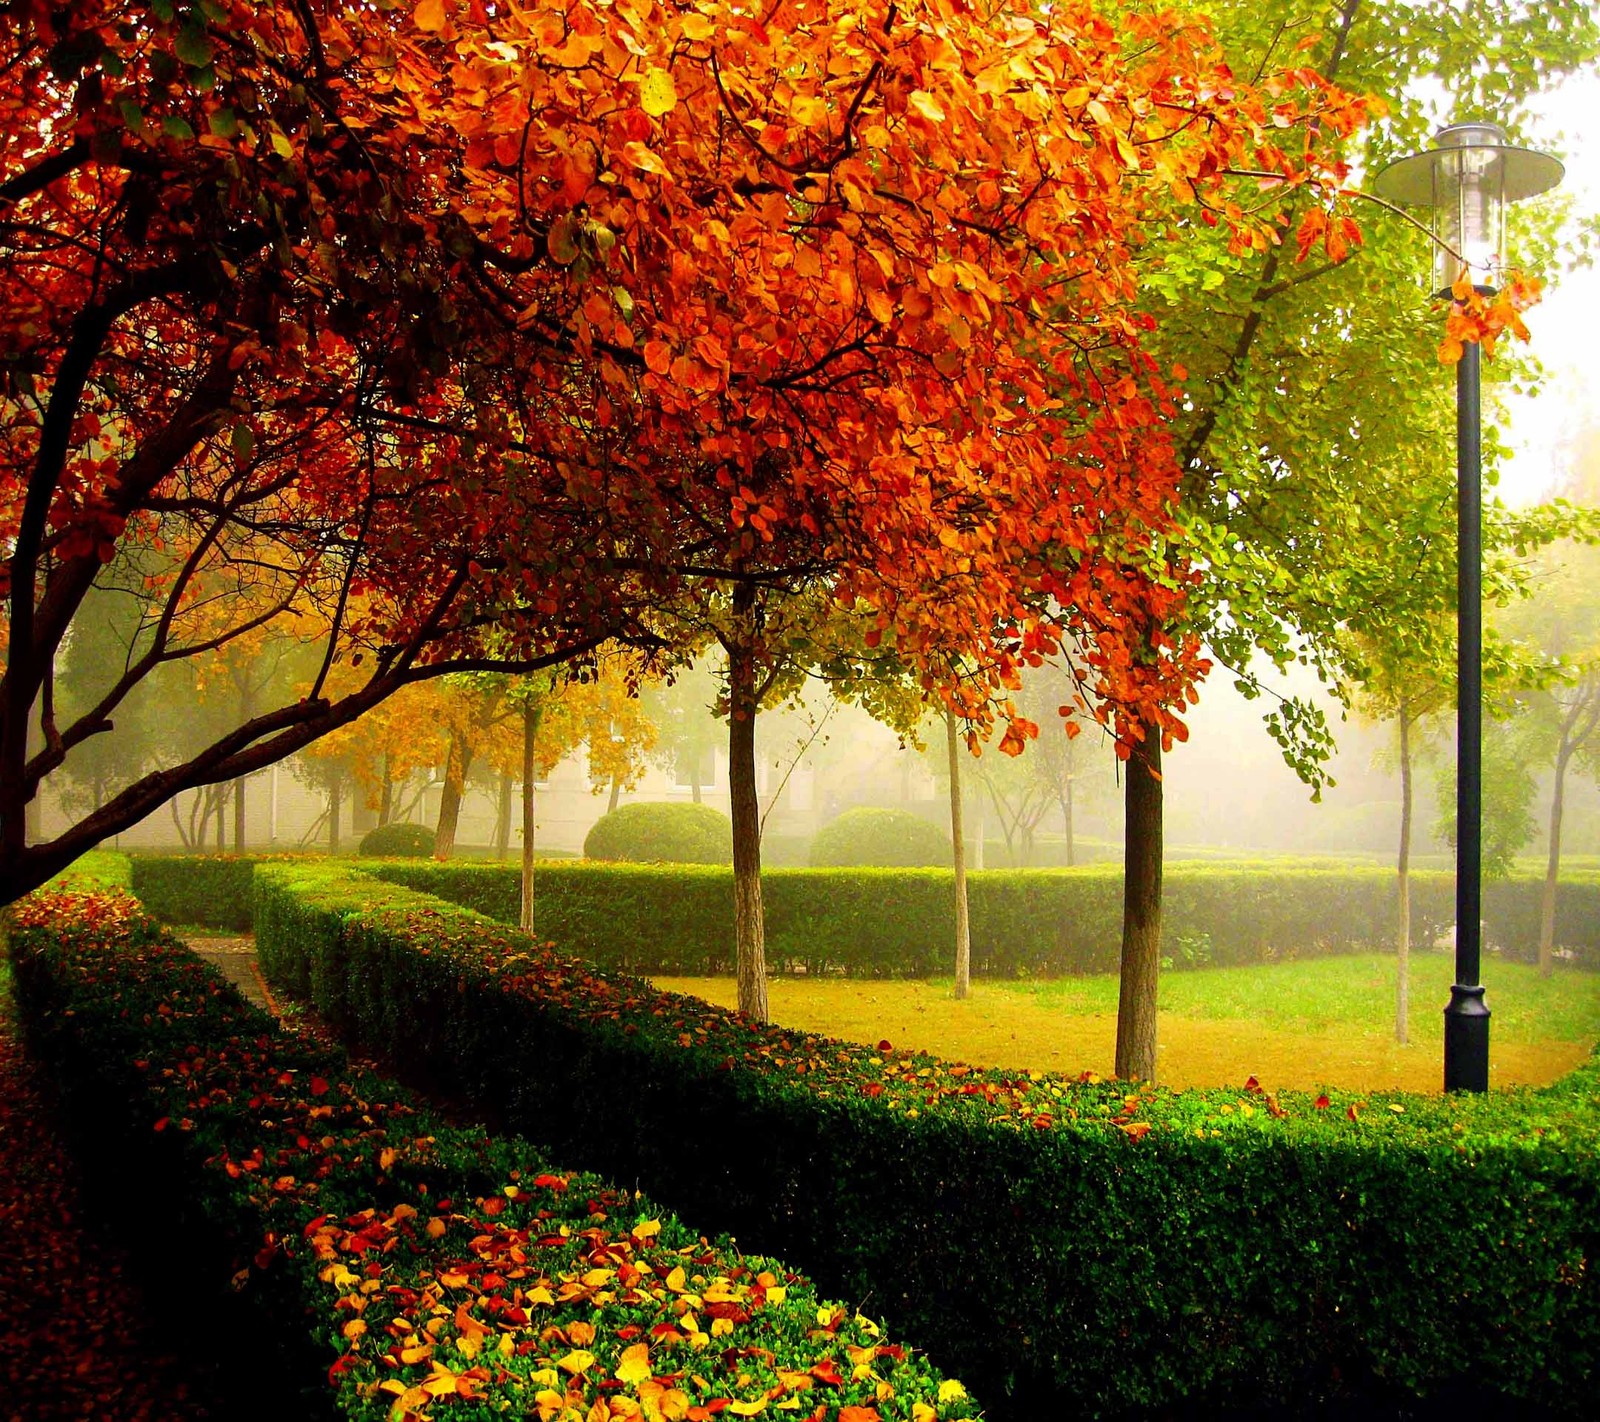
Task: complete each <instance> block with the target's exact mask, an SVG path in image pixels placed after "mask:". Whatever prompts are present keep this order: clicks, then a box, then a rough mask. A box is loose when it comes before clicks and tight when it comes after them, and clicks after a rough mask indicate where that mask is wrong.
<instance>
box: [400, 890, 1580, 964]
mask: <svg viewBox="0 0 1600 1422" xmlns="http://www.w3.org/2000/svg"><path fill="white" fill-rule="evenodd" d="M372 872H373V873H374V874H377V875H379V876H380V877H382V878H383V879H385V880H387V881H388V882H391V883H397V884H405V885H407V886H408V887H411V888H415V889H418V890H421V891H422V892H424V893H431V894H436V895H438V896H439V897H440V898H442V899H446V900H448V901H450V902H451V903H456V904H461V905H463V906H465V907H467V908H472V909H476V910H477V911H478V912H480V913H483V914H485V915H487V916H488V917H490V918H493V919H498V920H499V921H500V922H502V923H516V922H517V920H518V916H519V912H520V903H521V900H520V884H521V880H520V877H519V875H518V872H517V870H516V869H514V868H508V867H505V866H500V865H488V864H432V863H426V864H424V863H416V864H385V865H377V866H374V867H373V870H372ZM968 884H969V889H968V893H969V900H970V904H971V913H972V970H973V972H974V973H977V974H980V975H984V976H990V977H1007V978H1010V977H1018V976H1054V975H1059V974H1063V973H1108V972H1114V971H1116V967H1117V963H1118V959H1119V953H1120V948H1121V937H1122V870H1121V868H1120V866H1117V867H1112V866H1105V865H1089V866H1084V867H1083V868H1079V869H1064V870H986V871H984V872H982V873H975V874H972V875H969V876H968ZM1165 884H1166V894H1165V898H1166V902H1165V906H1164V912H1163V921H1164V938H1165V941H1166V944H1167V950H1166V951H1167V953H1168V955H1169V957H1170V960H1171V966H1172V967H1173V968H1175V969H1182V968H1188V967H1199V966H1204V965H1208V964H1209V965H1212V966H1219V967H1226V966H1231V965H1235V964H1246V963H1259V962H1262V961H1270V960H1272V959H1275V958H1280V957H1296V956H1310V955H1313V954H1327V953H1349V952H1363V951H1367V950H1369V949H1380V950H1381V949H1384V948H1387V947H1389V946H1390V945H1391V944H1392V943H1393V941H1394V915H1395V907H1394V874H1393V872H1392V871H1388V870H1383V869H1377V868H1374V869H1340V870H1332V869H1329V870H1323V869H1281V868H1273V867H1271V866H1270V865H1265V864H1264V865H1261V866H1259V867H1257V866H1246V867H1238V868H1233V867H1228V868H1221V867H1217V866H1213V865H1188V864H1180V865H1176V866H1169V868H1168V869H1167V872H1166V876H1165ZM1540 888H1541V885H1540V884H1539V883H1538V882H1537V881H1534V880H1531V879H1519V880H1510V881H1506V882H1500V883H1491V884H1486V885H1485V886H1484V917H1485V922H1486V933H1487V936H1488V941H1489V942H1490V943H1491V944H1500V945H1504V947H1505V951H1506V952H1507V954H1508V956H1510V957H1513V958H1516V959H1519V960H1523V961H1530V962H1531V961H1532V960H1533V959H1534V958H1535V957H1536V956H1537V951H1538V942H1539V893H1540ZM761 894H762V902H763V905H764V909H765V915H766V953H767V963H768V966H769V968H770V969H771V971H773V972H776V973H784V972H794V971H797V970H803V971H805V972H808V973H843V974H848V975H850V976H856V977H916V978H926V977H937V976H941V975H947V974H948V973H949V972H950V955H951V952H952V951H953V950H952V948H951V945H952V944H953V942H954V940H955V928H954V890H953V888H952V876H951V875H950V873H949V872H948V871H946V870H938V869H774V870H769V871H767V872H765V873H763V874H762V879H761ZM534 903H535V909H534V915H535V916H534V923H535V925H536V927H537V930H538V933H539V935H540V936H541V937H544V938H550V939H554V940H555V941H556V942H557V943H558V944H559V945H560V946H561V947H562V948H564V949H566V950H567V951H569V952H572V953H575V954H578V955H579V956H581V957H584V958H589V959H591V960H593V961H594V962H596V963H598V964H600V965H601V966H603V967H611V968H624V969H627V970H628V971H630V972H639V973H658V974H659V973H682V974H691V975H702V974H703V975H713V974H726V973H730V972H731V971H732V970H733V880H732V873H731V871H730V870H726V869H719V868H702V867H697V866H687V865H679V866H670V867H646V866H642V865H641V866H634V865H592V864H571V865H568V864H550V865H541V866H540V867H539V870H538V872H537V874H536V876H535V880H534ZM1558 905H1559V911H1558V914H1557V929H1558V933H1557V938H1558V941H1559V942H1560V943H1562V944H1564V945H1567V947H1568V948H1569V949H1571V950H1572V951H1573V952H1574V954H1575V956H1576V957H1577V959H1578V961H1579V962H1580V963H1582V964H1583V965H1584V966H1588V967H1600V880H1595V879H1591V878H1587V877H1585V878H1583V879H1580V880H1576V881H1574V882H1571V883H1563V884H1562V886H1561V893H1560V897H1559V900H1558ZM1412 913H1413V927H1412V941H1413V943H1417V944H1424V943H1427V942H1428V941H1429V940H1430V939H1431V938H1434V937H1437V936H1438V935H1439V934H1441V933H1443V932H1447V931H1448V929H1449V925H1450V923H1451V921H1452V920H1453V918H1454V915H1455V901H1454V889H1453V880H1452V879H1451V877H1450V876H1449V875H1446V874H1418V875H1413V885H1412Z"/></svg>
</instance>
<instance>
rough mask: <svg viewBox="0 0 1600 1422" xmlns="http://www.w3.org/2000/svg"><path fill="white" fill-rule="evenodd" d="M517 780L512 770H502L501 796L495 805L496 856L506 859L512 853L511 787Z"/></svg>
mask: <svg viewBox="0 0 1600 1422" xmlns="http://www.w3.org/2000/svg"><path fill="white" fill-rule="evenodd" d="M515 783H516V782H515V781H514V780H513V779H512V778H511V772H510V771H508V770H502V771H501V772H500V798H499V800H498V802H497V803H496V805H495V807H494V857H495V858H496V859H504V858H506V857H507V856H508V855H509V854H510V853H511V787H512V786H513V785H514V784H515Z"/></svg>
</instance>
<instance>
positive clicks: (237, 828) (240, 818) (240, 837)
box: [233, 775, 245, 854]
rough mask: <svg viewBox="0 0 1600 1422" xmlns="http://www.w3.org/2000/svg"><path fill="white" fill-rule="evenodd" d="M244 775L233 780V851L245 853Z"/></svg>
mask: <svg viewBox="0 0 1600 1422" xmlns="http://www.w3.org/2000/svg"><path fill="white" fill-rule="evenodd" d="M244 785H245V781H244V777H243V776H242V775H241V776H240V777H239V778H238V779H237V780H235V781H234V782H233V852H234V853H235V854H243V853H244V810H245V804H244Z"/></svg>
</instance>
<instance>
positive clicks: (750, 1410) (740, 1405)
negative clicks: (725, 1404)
mask: <svg viewBox="0 0 1600 1422" xmlns="http://www.w3.org/2000/svg"><path fill="white" fill-rule="evenodd" d="M766 1410H767V1400H766V1398H764V1397H763V1398H758V1399H757V1400H756V1401H755V1402H735V1403H734V1404H732V1406H730V1407H729V1408H728V1411H729V1412H731V1413H733V1415H734V1416H735V1417H759V1416H760V1415H761V1414H762V1413H763V1412H765V1411H766Z"/></svg>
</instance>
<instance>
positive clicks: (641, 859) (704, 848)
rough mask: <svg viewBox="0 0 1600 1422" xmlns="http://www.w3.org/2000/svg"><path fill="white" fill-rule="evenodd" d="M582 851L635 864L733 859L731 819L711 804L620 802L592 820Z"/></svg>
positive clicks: (588, 855)
mask: <svg viewBox="0 0 1600 1422" xmlns="http://www.w3.org/2000/svg"><path fill="white" fill-rule="evenodd" d="M583 852H584V855H585V856H586V857H587V858H589V859H606V860H622V861H625V862H629V863H635V864H731V863H733V821H732V820H730V819H729V818H728V817H727V816H726V815H725V814H723V813H722V811H721V810H719V809H717V808H716V807H715V806H713V805H696V804H694V803H693V802H686V803H679V802H677V801H674V800H661V801H654V800H651V801H643V802H641V803H639V804H634V805H623V806H620V807H619V808H618V809H615V810H612V811H610V812H609V813H607V814H604V815H601V816H600V818H599V819H598V820H596V821H595V822H594V824H593V826H591V828H590V830H589V833H588V835H587V836H585V838H584V841H583Z"/></svg>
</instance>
